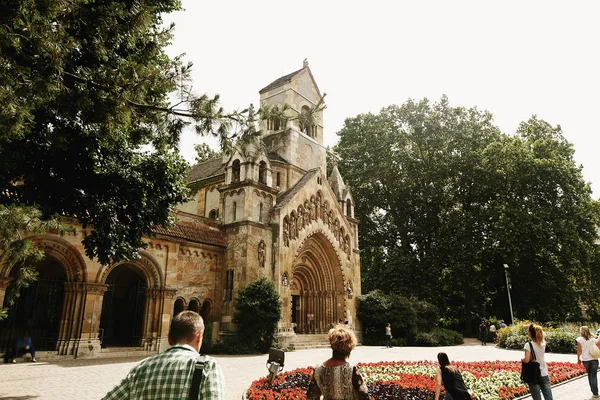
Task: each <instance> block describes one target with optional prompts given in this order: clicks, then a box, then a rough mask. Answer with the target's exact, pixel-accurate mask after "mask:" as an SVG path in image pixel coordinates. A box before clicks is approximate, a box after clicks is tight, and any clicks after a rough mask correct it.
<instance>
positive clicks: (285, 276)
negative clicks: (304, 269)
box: [281, 272, 289, 287]
mask: <svg viewBox="0 0 600 400" xmlns="http://www.w3.org/2000/svg"><path fill="white" fill-rule="evenodd" d="M288 284H289V283H288V274H287V272H284V273H283V275H282V276H281V285H282V286H283V287H288Z"/></svg>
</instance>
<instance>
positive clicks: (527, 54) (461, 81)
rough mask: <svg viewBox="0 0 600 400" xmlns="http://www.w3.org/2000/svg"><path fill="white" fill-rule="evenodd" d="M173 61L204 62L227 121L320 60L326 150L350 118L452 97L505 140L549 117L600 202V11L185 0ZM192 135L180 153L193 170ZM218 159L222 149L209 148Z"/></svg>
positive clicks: (565, 6) (531, 5)
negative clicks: (483, 113) (489, 119)
mask: <svg viewBox="0 0 600 400" xmlns="http://www.w3.org/2000/svg"><path fill="white" fill-rule="evenodd" d="M183 7H184V9H185V10H184V11H181V12H177V13H174V14H171V15H169V16H167V17H166V18H165V20H166V21H167V22H170V21H172V22H174V23H175V24H176V29H175V39H174V41H173V44H172V45H171V47H170V48H169V49H168V52H169V54H170V55H179V54H182V53H185V57H184V59H185V60H187V61H192V62H193V63H194V67H193V73H192V78H193V82H194V90H195V91H196V92H197V93H207V94H210V95H214V94H219V95H220V96H221V103H222V105H223V106H224V108H225V109H226V110H234V109H240V110H241V109H244V108H246V107H247V106H248V105H249V104H251V103H253V104H254V105H255V106H257V107H258V104H259V94H258V91H259V90H260V89H262V88H263V87H264V86H266V85H268V84H269V83H271V82H272V81H274V80H275V79H277V78H279V77H281V76H283V75H286V74H288V73H290V72H293V71H296V70H298V69H300V68H302V61H303V60H304V59H305V58H306V59H308V62H309V65H310V68H311V71H312V73H313V76H314V77H315V80H316V82H317V85H318V86H319V89H320V91H321V93H327V96H326V99H325V100H326V103H327V109H326V110H325V111H324V116H323V124H324V133H325V145H326V146H332V145H334V144H335V143H336V142H337V140H338V137H337V135H336V133H337V132H338V131H339V130H340V129H341V128H342V126H343V124H344V120H345V119H346V118H351V117H354V116H356V115H358V114H361V113H367V112H372V113H378V112H379V111H380V110H381V109H382V108H383V107H386V106H389V105H391V104H402V103H404V102H405V101H406V100H408V99H409V98H412V99H415V100H420V99H422V98H424V97H426V98H428V99H429V100H431V101H437V100H439V99H440V98H441V96H442V95H444V94H445V95H447V96H448V98H449V100H450V104H451V105H452V106H461V107H474V106H476V107H477V108H479V109H480V110H487V111H490V112H491V113H492V114H493V115H494V122H495V124H496V125H497V126H499V127H500V129H501V130H502V131H503V132H505V133H514V131H515V130H516V128H517V127H518V125H519V123H520V122H521V121H526V120H527V119H528V118H529V117H530V116H531V115H533V114H537V116H538V117H539V118H541V119H544V120H546V121H548V122H549V123H551V124H553V125H560V126H561V127H562V130H563V134H564V136H565V137H566V138H567V140H569V141H570V142H571V143H573V145H574V147H575V161H576V162H577V163H578V164H580V165H583V176H584V179H585V180H586V181H588V182H590V183H591V185H592V189H593V190H594V191H595V192H594V198H598V195H599V194H600V154H599V152H598V144H599V143H600V132H599V130H600V128H599V126H600V124H599V123H598V120H597V117H598V116H599V113H598V111H599V110H600V96H599V95H600V23H599V22H598V18H599V17H600V1H595V0H594V1H571V2H566V1H522V0H521V1H495V2H492V1H480V0H479V1H450V0H445V1H427V0H420V1H416V0H415V1H401V0H396V1H391V0H390V1H377V0H371V1H334V0H329V1H327V0H321V1H313V0H303V1H296V2H291V1H285V0H279V1H271V0H265V1H263V0H256V1H243V0H218V1H199V0H183ZM201 142H207V139H206V138H202V137H198V136H197V135H196V134H194V133H193V132H191V131H190V132H187V133H186V134H184V135H183V137H182V142H181V145H180V151H181V153H182V155H183V156H184V157H185V158H186V160H188V161H189V162H193V160H194V156H195V152H194V149H193V146H194V144H195V143H201ZM208 142H209V143H211V144H213V146H214V147H215V148H216V144H215V143H216V142H214V141H212V142H211V141H208Z"/></svg>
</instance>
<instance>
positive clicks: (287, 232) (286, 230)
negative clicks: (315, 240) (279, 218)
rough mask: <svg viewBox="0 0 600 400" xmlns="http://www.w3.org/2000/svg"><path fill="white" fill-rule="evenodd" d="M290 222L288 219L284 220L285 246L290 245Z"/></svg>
mask: <svg viewBox="0 0 600 400" xmlns="http://www.w3.org/2000/svg"><path fill="white" fill-rule="evenodd" d="M289 225H290V224H289V220H288V218H287V217H285V218H284V219H283V244H284V246H289V245H290V236H289V229H290V227H289Z"/></svg>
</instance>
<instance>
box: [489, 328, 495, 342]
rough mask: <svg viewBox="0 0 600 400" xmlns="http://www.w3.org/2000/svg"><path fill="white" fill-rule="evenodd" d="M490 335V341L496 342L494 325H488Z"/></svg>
mask: <svg viewBox="0 0 600 400" xmlns="http://www.w3.org/2000/svg"><path fill="white" fill-rule="evenodd" d="M490 334H491V335H492V340H493V341H494V342H496V325H494V324H491V325H490Z"/></svg>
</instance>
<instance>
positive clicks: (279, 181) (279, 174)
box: [277, 172, 281, 187]
mask: <svg viewBox="0 0 600 400" xmlns="http://www.w3.org/2000/svg"><path fill="white" fill-rule="evenodd" d="M277 186H278V187H279V186H281V172H278V173H277Z"/></svg>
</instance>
